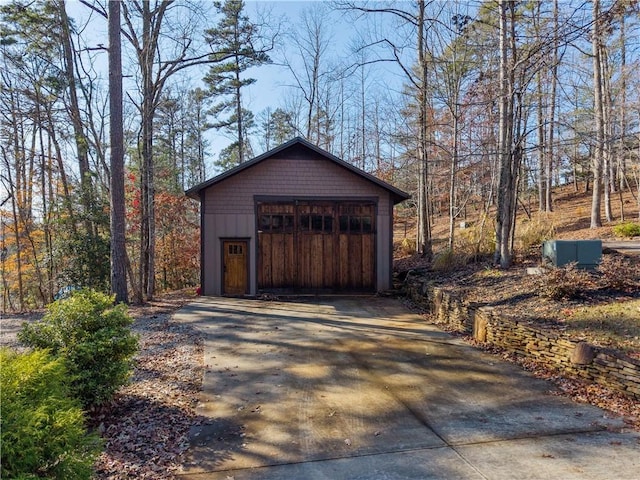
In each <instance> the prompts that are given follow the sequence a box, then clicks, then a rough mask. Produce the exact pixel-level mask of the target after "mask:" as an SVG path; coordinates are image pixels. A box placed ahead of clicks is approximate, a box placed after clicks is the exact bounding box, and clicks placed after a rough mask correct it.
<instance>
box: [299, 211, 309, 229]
mask: <svg viewBox="0 0 640 480" xmlns="http://www.w3.org/2000/svg"><path fill="white" fill-rule="evenodd" d="M310 223H311V219H310V218H309V215H301V216H300V230H309V227H310Z"/></svg>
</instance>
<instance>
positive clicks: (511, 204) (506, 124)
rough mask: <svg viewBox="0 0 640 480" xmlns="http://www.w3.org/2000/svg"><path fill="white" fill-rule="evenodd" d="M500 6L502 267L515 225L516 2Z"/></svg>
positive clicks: (502, 1)
mask: <svg viewBox="0 0 640 480" xmlns="http://www.w3.org/2000/svg"><path fill="white" fill-rule="evenodd" d="M498 5H499V9H500V20H499V23H500V42H499V43H500V47H499V50H500V76H499V78H500V80H499V85H500V101H499V116H500V120H499V127H498V128H499V133H498V155H499V158H500V183H499V187H498V209H497V218H496V252H495V261H496V263H499V264H500V266H501V267H502V268H508V267H509V266H510V265H511V243H512V242H511V238H512V228H513V227H514V221H513V220H514V210H515V201H516V195H517V192H516V182H517V171H516V170H515V168H516V165H515V163H516V162H515V160H516V159H515V158H514V152H513V124H514V121H513V119H514V96H513V95H514V72H513V64H515V63H512V62H510V60H509V58H508V52H509V51H510V52H511V55H515V35H514V32H513V30H514V29H515V19H514V16H515V13H514V9H515V5H514V4H513V2H512V1H510V0H499V2H498Z"/></svg>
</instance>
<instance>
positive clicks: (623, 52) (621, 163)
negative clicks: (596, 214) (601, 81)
mask: <svg viewBox="0 0 640 480" xmlns="http://www.w3.org/2000/svg"><path fill="white" fill-rule="evenodd" d="M625 18H626V17H625V14H624V12H621V13H620V71H621V72H622V76H621V82H620V97H621V98H620V141H619V142H618V155H617V159H618V161H617V167H618V168H617V172H616V174H617V180H618V197H619V199H620V220H622V221H624V217H625V214H624V197H623V193H624V188H625V179H626V176H627V165H626V152H625V150H626V148H625V139H626V133H627V45H626V41H627V37H626V26H625Z"/></svg>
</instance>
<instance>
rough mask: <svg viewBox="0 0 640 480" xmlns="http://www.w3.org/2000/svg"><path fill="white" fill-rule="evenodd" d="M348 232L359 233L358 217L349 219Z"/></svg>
mask: <svg viewBox="0 0 640 480" xmlns="http://www.w3.org/2000/svg"><path fill="white" fill-rule="evenodd" d="M349 230H350V231H351V233H360V217H350V218H349Z"/></svg>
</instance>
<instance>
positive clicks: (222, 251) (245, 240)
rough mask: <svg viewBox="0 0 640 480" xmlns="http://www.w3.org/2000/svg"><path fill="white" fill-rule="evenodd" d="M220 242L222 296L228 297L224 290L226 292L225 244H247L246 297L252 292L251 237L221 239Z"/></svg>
mask: <svg viewBox="0 0 640 480" xmlns="http://www.w3.org/2000/svg"><path fill="white" fill-rule="evenodd" d="M219 240H220V266H221V268H220V292H221V293H222V295H228V294H227V293H226V292H225V291H224V290H225V282H224V281H225V268H224V255H225V249H224V245H225V242H238V243H240V242H242V243H244V244H245V252H246V258H247V260H246V265H245V268H246V275H247V281H246V285H245V290H244V295H248V294H249V292H250V291H251V267H250V265H251V250H250V247H251V237H219Z"/></svg>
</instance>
